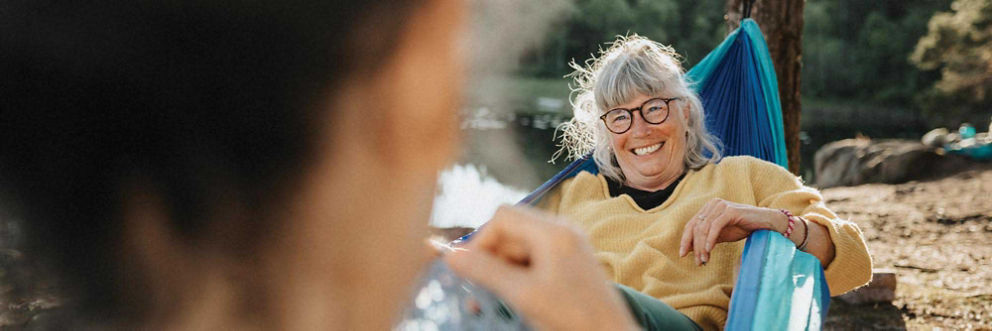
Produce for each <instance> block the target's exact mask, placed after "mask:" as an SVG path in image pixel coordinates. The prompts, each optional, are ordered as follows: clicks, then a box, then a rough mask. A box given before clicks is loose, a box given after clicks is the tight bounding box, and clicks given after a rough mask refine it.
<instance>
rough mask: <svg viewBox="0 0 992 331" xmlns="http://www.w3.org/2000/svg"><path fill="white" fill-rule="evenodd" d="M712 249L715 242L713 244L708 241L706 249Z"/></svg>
mask: <svg viewBox="0 0 992 331" xmlns="http://www.w3.org/2000/svg"><path fill="white" fill-rule="evenodd" d="M711 250H713V244H711V243H707V244H706V251H707V252H709V251H711Z"/></svg>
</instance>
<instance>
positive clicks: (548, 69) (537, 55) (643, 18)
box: [520, 0, 727, 78]
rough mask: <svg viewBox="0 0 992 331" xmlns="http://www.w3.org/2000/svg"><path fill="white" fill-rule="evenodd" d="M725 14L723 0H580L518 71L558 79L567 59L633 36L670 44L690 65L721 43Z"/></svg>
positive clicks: (580, 59)
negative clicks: (618, 37) (637, 35)
mask: <svg viewBox="0 0 992 331" xmlns="http://www.w3.org/2000/svg"><path fill="white" fill-rule="evenodd" d="M723 15H724V1H723V0H700V1H694V2H687V1H676V0H578V1H576V2H575V6H574V7H573V10H572V11H571V12H570V13H568V18H567V19H565V20H564V22H563V23H562V24H561V25H559V26H557V27H554V28H552V31H551V34H550V35H549V36H548V38H547V41H546V42H545V44H544V46H543V47H542V48H540V49H538V50H536V51H534V52H532V53H530V54H528V55H527V56H525V58H524V59H523V61H522V63H521V69H520V71H521V73H522V74H524V75H528V76H539V77H547V78H560V77H561V76H563V75H565V74H568V73H570V72H571V71H572V70H571V69H570V68H569V67H568V62H569V61H571V60H575V61H576V62H579V63H582V62H583V61H585V60H587V59H589V58H590V57H592V56H593V55H594V54H597V52H598V51H599V48H600V47H603V45H604V44H605V43H607V42H610V41H613V40H614V39H616V36H618V35H628V34H634V33H636V34H639V35H642V36H645V37H648V38H651V39H652V40H656V41H659V42H661V43H664V44H671V45H673V46H674V47H675V49H676V50H678V51H679V52H680V53H681V54H682V55H683V56H684V57H685V60H686V61H687V64H688V65H687V66H689V65H691V64H694V63H696V62H698V61H699V60H702V59H703V57H704V56H706V54H707V53H709V51H710V50H712V49H713V48H714V47H716V45H717V44H718V43H719V42H720V41H721V40H723V37H724V35H725V34H726V32H727V27H726V24H724V22H723Z"/></svg>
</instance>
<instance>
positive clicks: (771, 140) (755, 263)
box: [459, 19, 830, 330]
mask: <svg viewBox="0 0 992 331" xmlns="http://www.w3.org/2000/svg"><path fill="white" fill-rule="evenodd" d="M686 75H687V76H688V77H689V79H690V80H691V81H692V82H693V83H694V87H695V89H696V91H697V92H698V93H699V96H700V98H701V99H702V102H703V108H704V109H706V127H707V129H709V130H710V132H712V133H713V134H714V135H716V136H717V137H719V138H720V140H721V141H722V142H723V144H724V155H751V156H754V157H757V158H760V159H763V160H766V161H769V162H772V163H775V164H778V165H780V166H782V167H784V168H788V161H787V160H788V159H787V156H786V150H785V134H784V131H785V130H784V129H783V126H782V106H781V104H780V103H779V96H778V81H777V79H776V77H775V68H774V67H773V66H772V61H771V57H770V55H769V53H768V46H767V45H766V44H765V39H764V37H763V36H762V34H761V29H759V28H758V24H757V23H755V22H754V20H751V19H745V20H743V21H742V22H741V26H740V28H738V29H737V30H734V32H732V33H731V34H730V35H729V36H727V39H725V40H724V41H723V42H722V43H721V44H720V46H718V47H717V48H716V49H715V50H713V51H712V52H710V54H708V55H707V56H706V57H705V58H703V60H702V61H700V62H699V63H698V64H696V66H695V67H693V68H692V69H691V70H689V72H688V73H687V74H686ZM590 155H591V154H590ZM590 155H586V156H585V157H582V158H580V159H578V160H575V161H574V162H572V163H571V164H569V165H568V166H566V167H565V169H563V170H562V171H561V172H559V173H558V174H556V175H555V176H553V177H552V178H551V179H549V180H548V181H547V182H545V183H544V184H541V186H540V187H538V188H537V189H535V190H534V192H532V193H530V194H529V195H527V196H526V197H524V198H523V199H522V200H521V201H520V202H519V203H518V205H533V204H535V203H537V202H538V201H539V200H540V199H541V198H542V197H543V196H544V195H545V194H547V193H548V192H550V191H551V190H553V189H554V188H555V187H556V186H558V184H560V183H561V182H562V181H564V180H566V179H568V178H571V177H574V176H575V175H577V174H578V173H579V172H582V171H586V172H589V173H592V174H597V173H599V169H598V168H597V167H596V163H595V162H594V161H593V160H592V157H591V156H590ZM471 236H472V234H469V235H466V236H464V237H462V238H460V239H459V241H465V240H468V239H469V238H470V237H471ZM772 261H773V262H772ZM829 304H830V291H829V289H828V288H827V283H826V279H825V278H824V276H823V269H822V268H821V267H820V261H819V260H818V259H817V258H816V257H814V256H813V255H810V254H808V253H806V252H801V251H798V250H797V249H796V247H795V245H794V244H793V243H792V241H790V240H788V239H786V238H785V237H783V236H782V235H781V234H778V233H776V232H771V231H764V230H762V231H755V232H754V233H752V234H751V236H750V237H748V239H747V243H746V244H745V246H744V251H743V253H742V256H741V270H740V273H739V274H738V277H737V282H736V283H735V284H734V293H733V295H732V297H731V300H730V308H729V316H728V319H727V325H726V328H727V329H728V330H783V329H788V330H797V329H813V330H817V329H820V328H821V327H822V324H823V321H825V320H826V314H827V308H828V306H829Z"/></svg>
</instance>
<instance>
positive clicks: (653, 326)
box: [615, 284, 702, 330]
mask: <svg viewBox="0 0 992 331" xmlns="http://www.w3.org/2000/svg"><path fill="white" fill-rule="evenodd" d="M615 285H616V287H617V289H618V290H620V294H621V295H622V296H623V299H624V301H627V307H629V308H630V312H631V313H632V314H633V315H634V319H635V320H637V324H640V325H641V328H643V329H645V330H702V328H700V327H699V325H697V324H696V322H693V321H692V320H691V319H689V317H688V316H685V315H684V314H682V313H680V312H679V311H678V310H675V308H672V307H671V306H669V305H667V304H665V303H664V302H661V300H658V299H655V298H653V297H650V296H648V295H646V294H644V293H641V292H638V291H636V290H634V289H632V288H629V287H626V286H623V285H620V284H615Z"/></svg>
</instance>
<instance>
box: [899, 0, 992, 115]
mask: <svg viewBox="0 0 992 331" xmlns="http://www.w3.org/2000/svg"><path fill="white" fill-rule="evenodd" d="M951 10H952V11H951V12H941V13H937V14H936V15H934V16H933V18H931V19H930V24H929V30H928V32H927V34H926V35H925V36H924V37H923V38H921V39H920V41H919V43H917V44H916V49H915V51H914V52H913V54H912V56H911V59H912V61H913V63H914V64H915V65H916V66H918V67H919V68H921V69H924V70H937V69H939V70H940V74H941V78H940V80H939V81H937V83H936V84H935V85H934V88H935V91H932V93H931V94H929V95H927V98H926V99H927V100H926V101H928V104H931V105H934V107H930V108H931V109H934V110H938V111H941V112H950V113H952V114H953V113H960V112H968V111H975V112H982V111H984V112H988V111H989V110H990V108H992V0H955V1H954V3H952V4H951ZM948 105H949V106H951V107H947V106H948ZM954 107H956V108H958V109H957V110H953V108H954ZM948 108H952V109H948ZM986 116H987V113H986Z"/></svg>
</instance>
